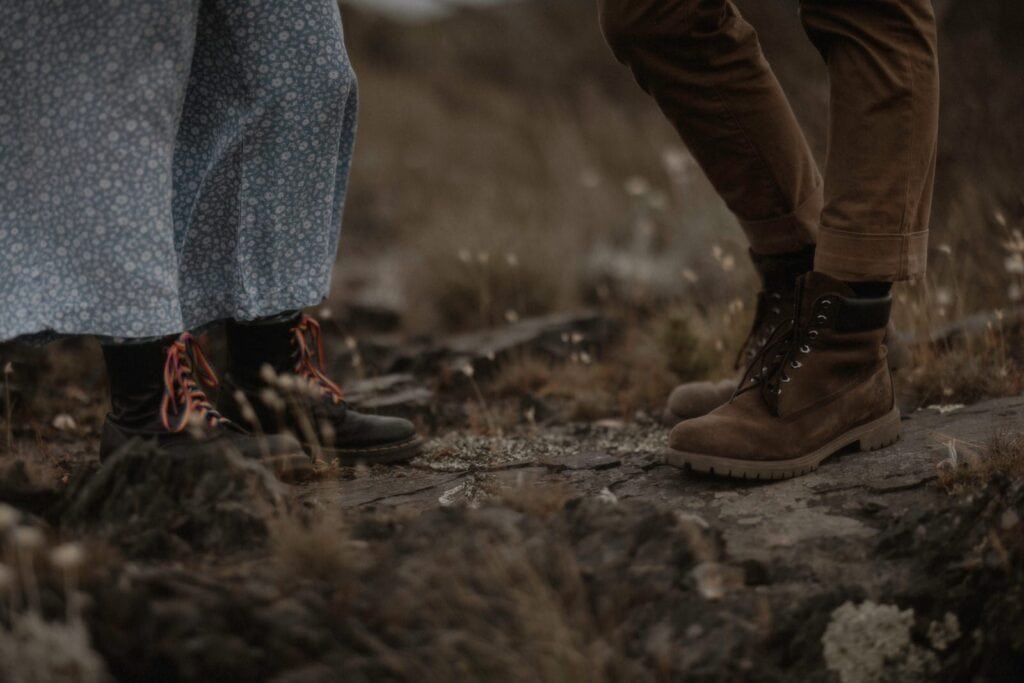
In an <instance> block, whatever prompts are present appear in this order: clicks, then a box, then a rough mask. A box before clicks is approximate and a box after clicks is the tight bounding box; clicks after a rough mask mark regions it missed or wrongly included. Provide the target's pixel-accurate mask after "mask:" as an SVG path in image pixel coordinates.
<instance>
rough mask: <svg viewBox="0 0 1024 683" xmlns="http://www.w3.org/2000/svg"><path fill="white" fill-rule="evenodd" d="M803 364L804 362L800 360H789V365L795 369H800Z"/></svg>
mask: <svg viewBox="0 0 1024 683" xmlns="http://www.w3.org/2000/svg"><path fill="white" fill-rule="evenodd" d="M803 366H804V364H803V363H801V362H800V361H798V360H791V361H789V367H791V368H793V369H794V370H799V369H800V368H802V367H803Z"/></svg>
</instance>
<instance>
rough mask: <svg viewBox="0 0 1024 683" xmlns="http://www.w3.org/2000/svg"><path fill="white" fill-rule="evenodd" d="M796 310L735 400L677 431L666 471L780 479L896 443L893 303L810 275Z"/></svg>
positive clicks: (753, 365)
mask: <svg viewBox="0 0 1024 683" xmlns="http://www.w3.org/2000/svg"><path fill="white" fill-rule="evenodd" d="M796 302H797V314H796V317H795V318H794V319H792V320H790V321H788V322H786V323H784V324H783V325H782V326H781V327H779V328H777V329H776V330H775V332H774V333H773V334H772V335H771V337H770V339H769V340H768V342H767V343H766V344H765V346H764V347H763V348H762V349H761V350H760V351H759V352H758V353H757V354H756V355H755V357H754V358H753V361H752V362H751V364H750V365H749V366H748V368H747V371H746V373H744V375H743V379H742V381H741V382H740V385H739V387H738V388H737V390H736V393H735V394H734V395H733V398H732V399H731V400H730V401H729V402H728V403H726V404H724V405H722V406H720V407H719V408H717V409H716V410H714V411H712V412H711V413H709V414H707V415H705V416H703V417H699V418H696V419H692V420H686V421H684V422H680V423H679V424H678V425H676V426H675V428H674V429H673V430H672V433H671V435H670V436H669V445H670V446H671V448H672V451H670V452H669V453H668V454H667V455H666V461H667V462H668V463H669V464H671V465H675V466H677V467H689V468H692V469H695V470H698V471H701V472H710V473H713V474H720V475H725V476H731V477H738V478H746V479H785V478H788V477H795V476H798V475H801V474H806V473H807V472H810V471H811V470H814V469H816V468H817V466H818V465H819V463H821V461H822V460H824V459H825V458H827V457H828V456H830V455H832V454H833V453H836V452H837V451H839V450H842V449H843V448H845V447H847V446H850V445H852V444H858V446H859V447H860V449H861V450H875V449H878V448H882V447H883V446H888V445H889V444H891V443H893V442H894V441H896V439H898V438H899V430H900V414H899V410H898V409H897V408H896V406H895V403H894V397H893V388H892V378H891V375H890V371H889V367H888V365H887V363H886V348H885V345H884V344H883V343H882V340H883V338H884V337H885V330H886V324H887V322H888V319H889V310H890V308H891V306H892V297H890V296H886V297H883V298H879V299H860V298H856V297H854V296H853V292H852V291H851V290H850V288H849V287H847V286H846V285H845V284H843V283H842V282H840V281H838V280H835V279H833V278H830V277H828V276H826V275H822V274H821V273H808V274H807V275H805V276H804V277H803V278H801V280H800V281H799V282H798V284H797V292H796Z"/></svg>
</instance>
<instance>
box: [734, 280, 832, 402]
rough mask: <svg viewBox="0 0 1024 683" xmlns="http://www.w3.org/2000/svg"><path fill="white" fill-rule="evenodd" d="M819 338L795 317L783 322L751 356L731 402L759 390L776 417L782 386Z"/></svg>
mask: <svg viewBox="0 0 1024 683" xmlns="http://www.w3.org/2000/svg"><path fill="white" fill-rule="evenodd" d="M822 304H823V305H830V304H831V302H830V301H829V300H827V299H825V300H823V301H822ZM814 322H816V323H819V324H822V325H823V324H825V323H827V322H828V314H827V313H825V312H822V313H819V314H817V315H816V316H815V317H814ZM818 335H819V332H818V330H816V329H814V326H813V324H808V323H806V322H802V321H801V320H800V319H799V318H797V317H795V316H794V317H791V318H789V319H788V320H786V321H784V322H783V323H782V324H781V325H779V326H778V327H776V328H775V331H774V332H772V334H771V335H770V336H769V337H768V339H767V340H766V341H765V344H764V346H762V347H761V350H760V351H758V352H757V353H756V354H755V355H754V358H753V359H752V360H751V362H750V364H749V365H748V366H747V370H746V372H744V373H743V379H741V380H740V383H739V385H738V386H737V387H736V391H735V392H734V393H733V395H732V399H730V401H731V400H733V399H735V398H736V397H737V396H739V395H740V394H742V393H744V392H747V391H750V390H751V389H753V388H755V387H758V388H760V390H761V397H762V398H763V399H764V402H765V403H766V404H767V405H768V407H769V408H770V409H771V411H772V415H775V416H776V417H778V415H779V397H780V396H781V395H782V385H784V384H789V383H790V382H791V381H793V377H792V374H791V373H793V372H794V371H796V370H799V369H800V368H802V367H803V362H802V361H801V360H800V358H802V357H803V356H806V355H808V354H810V353H811V351H812V350H813V348H812V345H813V343H814V340H815V339H817V338H818Z"/></svg>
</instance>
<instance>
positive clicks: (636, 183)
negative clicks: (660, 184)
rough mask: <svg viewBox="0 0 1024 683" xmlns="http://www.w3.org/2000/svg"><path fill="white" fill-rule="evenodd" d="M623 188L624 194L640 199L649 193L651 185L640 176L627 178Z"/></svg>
mask: <svg viewBox="0 0 1024 683" xmlns="http://www.w3.org/2000/svg"><path fill="white" fill-rule="evenodd" d="M623 187H624V188H625V189H626V194H628V195H630V196H631V197H642V196H643V195H645V194H647V193H648V192H650V191H651V184H650V183H649V182H647V179H646V178H641V177H640V176H632V177H630V178H628V179H627V180H626V183H625V185H623Z"/></svg>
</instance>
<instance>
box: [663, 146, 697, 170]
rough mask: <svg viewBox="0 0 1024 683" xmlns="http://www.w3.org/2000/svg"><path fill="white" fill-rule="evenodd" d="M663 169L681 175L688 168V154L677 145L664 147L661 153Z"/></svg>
mask: <svg viewBox="0 0 1024 683" xmlns="http://www.w3.org/2000/svg"><path fill="white" fill-rule="evenodd" d="M661 162H662V163H663V164H664V165H665V170H666V171H668V172H669V174H671V175H683V174H684V173H686V171H687V170H688V169H689V168H690V155H689V154H688V153H687V152H686V151H685V150H683V149H680V148H678V147H676V148H672V149H666V150H665V151H664V152H663V153H662V155H661Z"/></svg>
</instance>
